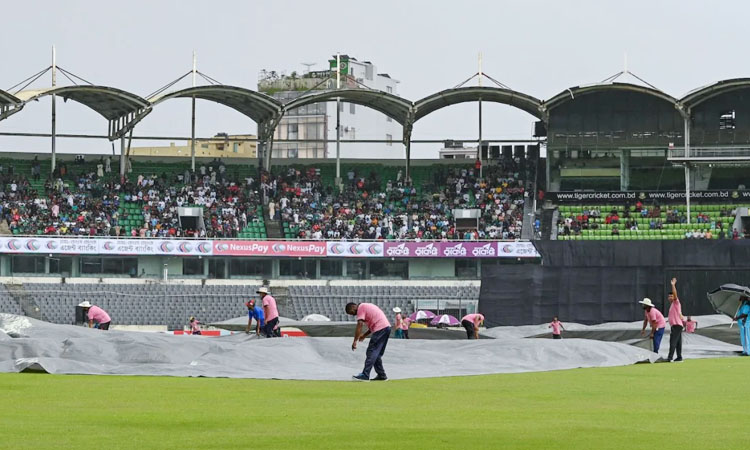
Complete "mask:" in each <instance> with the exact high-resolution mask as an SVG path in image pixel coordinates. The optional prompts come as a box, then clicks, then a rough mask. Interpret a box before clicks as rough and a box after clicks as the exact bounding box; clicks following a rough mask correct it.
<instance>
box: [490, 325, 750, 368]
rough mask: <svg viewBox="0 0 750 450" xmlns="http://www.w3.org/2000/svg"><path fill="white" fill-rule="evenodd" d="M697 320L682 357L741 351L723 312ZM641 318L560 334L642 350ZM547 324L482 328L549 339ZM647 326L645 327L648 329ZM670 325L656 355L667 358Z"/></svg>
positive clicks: (645, 344)
mask: <svg viewBox="0 0 750 450" xmlns="http://www.w3.org/2000/svg"><path fill="white" fill-rule="evenodd" d="M693 320H695V321H697V322H698V329H697V330H696V332H695V333H683V334H682V353H683V358H685V359H694V358H719V357H728V356H735V355H737V353H738V352H740V351H741V350H742V347H740V346H739V341H740V337H739V331H738V329H737V327H736V325H735V326H734V327H732V328H730V327H729V324H730V323H731V320H730V319H729V318H728V317H726V316H723V315H710V316H696V317H693ZM642 326H643V321H640V320H639V321H634V322H611V323H602V324H597V325H583V324H579V323H567V322H563V327H564V328H565V330H564V331H563V333H562V335H563V337H564V339H563V340H564V341H565V340H567V339H576V340H578V339H587V340H601V341H606V342H620V343H625V344H629V345H633V346H637V347H639V348H643V349H644V350H650V349H651V346H652V343H651V339H649V338H648V337H647V336H646V337H644V336H641V328H642ZM548 327H549V324H547V323H543V324H537V325H526V326H519V327H495V328H491V329H489V330H486V331H484V334H485V335H487V336H489V337H494V338H496V339H509V338H550V339H551V338H552V331H551V330H550V328H548ZM649 331H650V329H648V328H647V332H649ZM669 335H670V331H669V327H667V329H666V330H665V333H664V337H663V338H662V344H661V348H660V350H659V356H660V357H662V358H666V357H667V356H668V353H669Z"/></svg>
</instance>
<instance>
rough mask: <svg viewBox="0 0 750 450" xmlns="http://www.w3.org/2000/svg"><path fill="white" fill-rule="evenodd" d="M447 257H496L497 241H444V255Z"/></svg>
mask: <svg viewBox="0 0 750 450" xmlns="http://www.w3.org/2000/svg"><path fill="white" fill-rule="evenodd" d="M441 256H444V257H446V258H496V257H497V256H498V255H497V243H496V242H444V243H443V251H442V255H441Z"/></svg>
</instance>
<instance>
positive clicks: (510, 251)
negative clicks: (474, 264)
mask: <svg viewBox="0 0 750 450" xmlns="http://www.w3.org/2000/svg"><path fill="white" fill-rule="evenodd" d="M497 250H498V252H497V256H498V257H500V258H541V257H542V255H540V254H539V251H537V249H536V247H534V244H532V243H531V242H498V243H497Z"/></svg>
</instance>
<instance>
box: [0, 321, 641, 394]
mask: <svg viewBox="0 0 750 450" xmlns="http://www.w3.org/2000/svg"><path fill="white" fill-rule="evenodd" d="M0 342H2V344H1V345H0V372H20V371H23V370H26V369H30V370H41V371H46V372H49V373H57V374H95V375H165V376H186V377H197V376H203V377H231V378H275V379H300V380H349V379H351V376H352V375H354V374H356V373H358V372H359V371H360V370H361V369H362V365H363V361H364V357H365V350H366V348H367V341H365V342H363V343H361V344H360V347H359V348H358V349H357V350H356V351H352V350H351V348H350V346H351V338H345V337H341V338H337V337H333V338H280V339H257V338H255V337H254V336H247V335H244V334H239V335H233V336H225V337H201V336H174V335H168V334H160V333H139V332H132V331H99V330H94V329H88V328H84V327H75V326H72V325H54V324H49V323H46V322H40V321H36V320H33V319H29V318H27V317H22V316H14V315H10V314H0ZM655 357H656V355H655V354H654V353H652V352H650V351H648V350H645V349H642V348H638V347H634V346H630V345H626V344H620V343H614V342H600V341H590V340H583V339H568V340H565V341H564V342H558V341H553V340H550V339H515V338H510V339H486V340H443V341H437V340H405V339H392V340H390V341H389V343H388V347H387V349H386V353H385V357H384V358H383V364H384V365H385V369H386V371H387V373H388V376H389V377H390V378H393V379H399V378H423V377H443V376H459V375H481V374H493V373H511V372H530V371H548V370H559V369H572V368H577V367H608V366H621V365H629V364H635V363H637V362H642V361H653V360H654V359H655ZM373 376H374V375H373Z"/></svg>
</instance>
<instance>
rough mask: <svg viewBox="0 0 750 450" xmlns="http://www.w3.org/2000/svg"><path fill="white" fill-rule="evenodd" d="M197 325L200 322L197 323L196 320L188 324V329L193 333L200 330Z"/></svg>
mask: <svg viewBox="0 0 750 450" xmlns="http://www.w3.org/2000/svg"><path fill="white" fill-rule="evenodd" d="M198 325H200V322H198V321H197V320H194V321H192V322H191V323H190V328H192V330H193V332H196V331H200V330H201V327H199V326H198Z"/></svg>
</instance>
